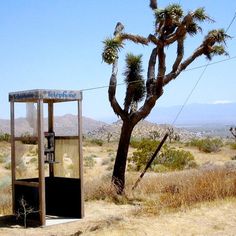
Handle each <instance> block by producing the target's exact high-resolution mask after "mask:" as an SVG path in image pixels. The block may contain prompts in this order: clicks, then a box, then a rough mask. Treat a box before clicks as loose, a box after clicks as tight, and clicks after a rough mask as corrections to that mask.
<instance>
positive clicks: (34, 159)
mask: <svg viewBox="0 0 236 236" xmlns="http://www.w3.org/2000/svg"><path fill="white" fill-rule="evenodd" d="M29 162H30V163H31V164H32V163H37V162H38V158H37V157H33V158H31V159H30V161H29Z"/></svg>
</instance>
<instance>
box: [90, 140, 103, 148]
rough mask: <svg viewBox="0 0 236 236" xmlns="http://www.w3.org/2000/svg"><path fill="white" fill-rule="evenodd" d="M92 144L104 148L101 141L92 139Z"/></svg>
mask: <svg viewBox="0 0 236 236" xmlns="http://www.w3.org/2000/svg"><path fill="white" fill-rule="evenodd" d="M90 143H91V144H96V145H98V146H102V145H103V143H104V142H103V141H102V140H101V139H92V140H90Z"/></svg>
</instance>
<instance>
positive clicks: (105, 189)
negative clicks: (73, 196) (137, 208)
mask: <svg viewBox="0 0 236 236" xmlns="http://www.w3.org/2000/svg"><path fill="white" fill-rule="evenodd" d="M84 199H85V201H92V200H106V201H109V202H114V203H116V204H127V203H128V201H129V199H128V198H127V196H126V195H125V194H123V195H118V194H117V193H116V190H115V187H114V185H112V184H111V176H110V175H104V176H101V177H100V178H94V179H92V180H89V181H87V182H85V184H84Z"/></svg>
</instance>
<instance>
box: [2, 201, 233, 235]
mask: <svg viewBox="0 0 236 236" xmlns="http://www.w3.org/2000/svg"><path fill="white" fill-rule="evenodd" d="M137 207H138V206H132V205H115V204H113V203H107V202H103V201H96V202H88V203H86V207H85V211H86V217H85V218H84V219H82V220H78V221H76V222H72V223H65V224H60V225H54V226H48V227H44V228H28V229H22V228H19V226H13V227H12V228H4V227H2V228H0V235H4V236H11V235H12V236H13V235H19V236H34V235H35V236H36V235H37V236H49V235H50V236H52V235H55V236H72V235H79V234H80V232H81V233H82V235H102V236H106V235H114V236H115V235H117V236H119V235H131V236H132V235H137V236H139V235H140V236H141V235H142V236H143V235H153V236H154V235H155V236H156V235H157V236H158V235H170V236H171V235H184V236H185V235H186V236H187V235H231V236H233V235H236V213H235V208H236V199H228V200H220V201H216V202H211V203H204V204H199V205H196V206H194V207H192V208H191V209H185V210H182V211H181V210H180V211H178V212H169V213H164V214H161V215H159V216H150V215H136V214H135V212H136V210H137ZM76 233H77V234H76Z"/></svg>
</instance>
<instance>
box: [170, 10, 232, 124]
mask: <svg viewBox="0 0 236 236" xmlns="http://www.w3.org/2000/svg"><path fill="white" fill-rule="evenodd" d="M235 18H236V12H235V14H234V16H233V18H232V20H231V21H230V23H229V25H228V27H227V29H226V31H225V33H227V32H228V30H229V29H230V27H231V25H232V24H233V22H234V20H235ZM209 65H210V62H208V63H207V64H206V65H205V66H204V69H203V71H202V73H201V74H200V76H199V78H198V80H197V82H196V83H195V85H194V86H193V88H192V89H191V91H190V93H189V94H188V96H187V98H186V99H185V101H184V103H183V105H182V106H181V108H180V110H179V112H178V113H177V115H176V116H175V118H174V120H173V122H172V126H173V125H174V124H175V122H176V121H177V120H178V118H179V116H180V114H181V112H182V111H183V109H184V107H185V106H186V104H187V102H188V101H189V99H190V97H191V96H192V94H193V92H194V90H195V89H196V87H197V85H198V84H199V82H200V80H201V79H202V77H203V75H204V74H205V72H206V69H207V67H208V66H209Z"/></svg>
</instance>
